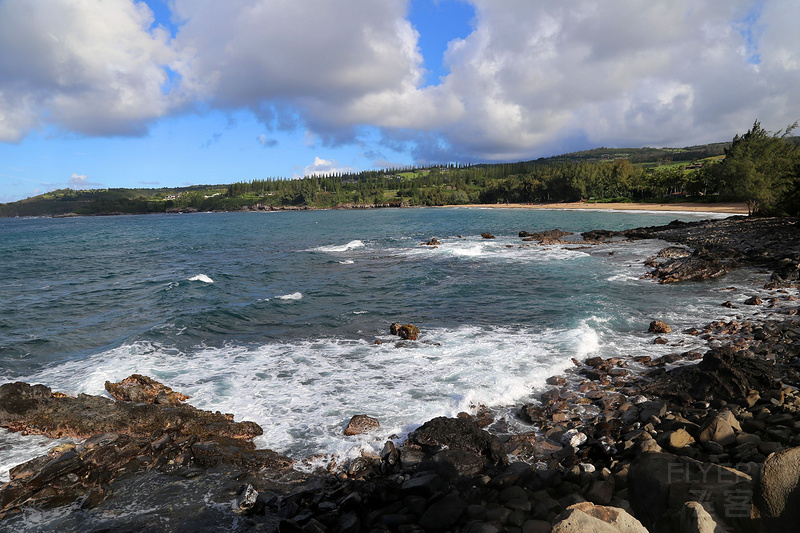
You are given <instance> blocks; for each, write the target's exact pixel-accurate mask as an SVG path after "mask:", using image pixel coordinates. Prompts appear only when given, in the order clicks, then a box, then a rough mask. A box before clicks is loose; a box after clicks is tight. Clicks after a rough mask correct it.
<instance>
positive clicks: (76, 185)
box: [67, 172, 102, 189]
mask: <svg viewBox="0 0 800 533" xmlns="http://www.w3.org/2000/svg"><path fill="white" fill-rule="evenodd" d="M67 186H68V187H69V188H71V189H92V188H96V187H101V186H102V184H100V183H94V182H92V181H89V176H87V175H86V174H78V173H76V172H73V173H72V174H71V175H70V177H69V181H68V182H67Z"/></svg>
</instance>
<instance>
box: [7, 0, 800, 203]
mask: <svg viewBox="0 0 800 533" xmlns="http://www.w3.org/2000/svg"><path fill="white" fill-rule="evenodd" d="M796 20H800V3H798V2H794V1H791V0H774V1H770V2H761V1H746V0H692V1H690V0H675V1H667V0H652V1H648V2H643V1H641V0H615V1H613V2H612V1H610V0H606V1H603V0H575V1H574V2H571V3H570V4H569V9H566V8H565V7H562V6H561V3H555V2H549V1H545V0H504V1H501V2H497V1H493V0H340V1H337V2H329V1H327V0H296V1H294V2H278V1H276V0H228V1H226V2H198V1H196V0H147V2H141V1H135V0H106V1H100V0H37V1H36V2H30V1H29V0H0V202H6V201H14V200H17V199H21V198H25V197H28V196H32V195H35V194H39V193H42V192H45V191H48V190H52V189H56V188H63V187H71V188H104V187H161V186H166V187H170V186H181V185H189V184H212V183H230V182H233V181H241V180H252V179H261V178H265V177H284V178H293V177H300V176H304V175H309V174H313V173H319V172H335V171H346V170H356V171H357V170H365V169H370V168H382V167H387V166H398V165H411V164H426V163H446V162H451V161H460V162H482V161H518V160H527V159H533V158H537V157H541V156H547V155H553V154H557V153H563V152H568V151H574V150H581V149H588V148H593V147H596V146H684V145H690V144H696V143H704V142H713V141H720V140H727V139H730V138H731V137H732V136H733V135H734V134H735V133H741V132H743V131H746V129H747V128H749V126H750V125H751V124H752V122H753V120H755V119H760V120H761V122H762V124H764V126H765V127H767V128H768V129H773V130H777V129H780V128H783V127H785V126H786V125H788V124H790V123H792V122H794V120H796V119H798V118H800V104H798V101H797V98H796V97H795V93H796V87H797V86H800V37H798V32H796V31H795V30H794V28H793V26H794V23H793V21H796Z"/></svg>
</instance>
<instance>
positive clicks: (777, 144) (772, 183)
mask: <svg viewBox="0 0 800 533" xmlns="http://www.w3.org/2000/svg"><path fill="white" fill-rule="evenodd" d="M795 128H797V122H795V123H794V124H792V125H791V126H789V127H787V128H786V129H785V130H784V131H783V132H780V131H778V132H775V133H772V132H769V131H766V130H765V129H763V128H762V127H761V123H760V122H759V121H755V123H754V124H753V127H752V128H751V129H750V130H749V131H748V132H747V133H745V134H744V135H742V136H739V135H737V136H736V137H734V138H733V142H732V143H731V145H730V147H728V148H726V149H725V159H724V160H723V161H722V162H721V163H720V164H719V165H714V166H713V167H710V169H709V170H708V172H707V174H708V177H707V180H708V182H709V183H713V184H715V185H716V186H718V188H719V191H720V195H721V196H722V197H723V198H728V199H731V200H739V201H746V202H747V206H748V211H749V212H750V214H774V213H777V214H780V213H790V214H795V215H796V214H800V203H799V202H800V149H798V145H797V142H796V138H795V139H793V138H790V137H789V135H790V134H791V132H792V131H793V130H794V129H795Z"/></svg>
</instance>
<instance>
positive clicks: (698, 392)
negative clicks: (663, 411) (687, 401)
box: [643, 346, 780, 401]
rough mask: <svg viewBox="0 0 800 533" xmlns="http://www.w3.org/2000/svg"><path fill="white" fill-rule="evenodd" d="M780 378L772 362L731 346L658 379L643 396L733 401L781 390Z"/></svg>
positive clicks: (706, 355) (707, 354)
mask: <svg viewBox="0 0 800 533" xmlns="http://www.w3.org/2000/svg"><path fill="white" fill-rule="evenodd" d="M779 377H780V376H779V373H778V372H777V370H776V368H775V365H774V364H773V363H772V362H770V361H765V360H763V359H759V358H756V357H753V355H752V354H748V353H747V352H744V351H737V350H735V349H734V348H732V347H730V346H728V347H721V348H717V349H714V350H710V351H709V352H707V353H706V354H705V355H704V356H703V360H702V361H701V362H700V363H699V364H697V365H693V366H683V367H679V368H675V369H673V370H670V371H669V372H667V373H665V374H661V375H659V376H656V377H655V378H654V380H653V382H652V383H649V384H647V385H645V386H644V387H643V392H644V393H645V394H654V395H657V396H661V397H663V398H671V399H676V400H681V399H683V398H687V397H688V398H693V399H695V400H714V399H716V400H725V401H732V400H735V399H738V398H743V397H745V396H747V394H748V392H749V391H751V390H754V389H755V390H759V391H768V390H776V389H780V383H779V381H778V379H779Z"/></svg>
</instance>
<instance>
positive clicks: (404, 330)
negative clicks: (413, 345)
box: [389, 322, 420, 341]
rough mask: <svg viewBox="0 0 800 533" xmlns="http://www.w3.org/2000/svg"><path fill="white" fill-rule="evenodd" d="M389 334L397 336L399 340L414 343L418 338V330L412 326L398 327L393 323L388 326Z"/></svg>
mask: <svg viewBox="0 0 800 533" xmlns="http://www.w3.org/2000/svg"><path fill="white" fill-rule="evenodd" d="M389 332H390V333H391V334H392V335H398V336H399V337H400V338H401V339H405V340H409V341H415V340H417V338H419V333H420V331H419V328H418V327H417V326H415V325H414V324H405V325H400V324H399V323H397V322H395V323H393V324H392V325H391V326H389Z"/></svg>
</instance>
